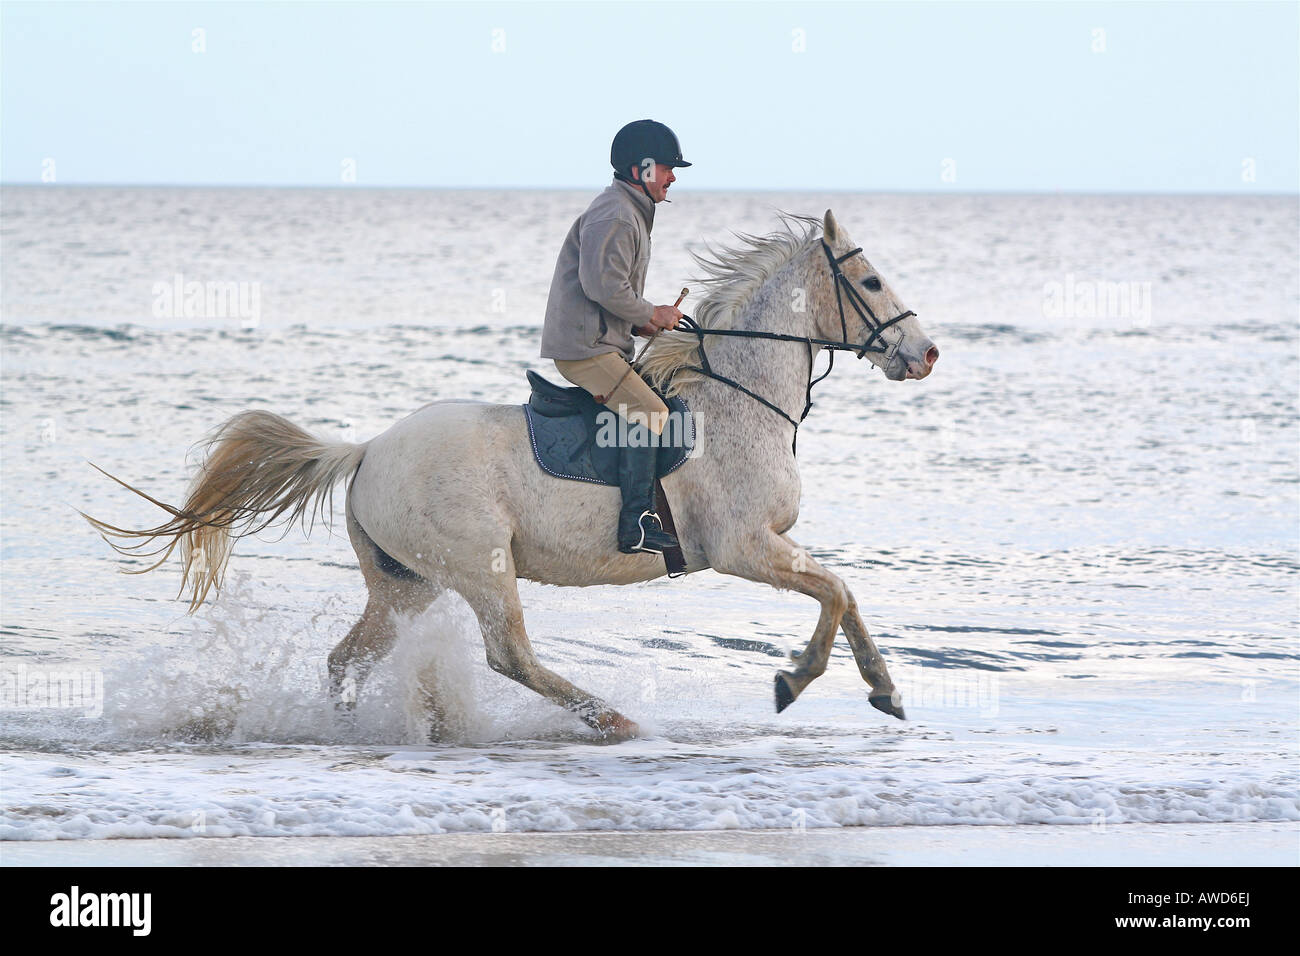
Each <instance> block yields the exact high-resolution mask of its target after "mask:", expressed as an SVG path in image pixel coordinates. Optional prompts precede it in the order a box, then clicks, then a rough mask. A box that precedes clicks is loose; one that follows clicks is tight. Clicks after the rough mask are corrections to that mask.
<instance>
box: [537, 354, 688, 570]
mask: <svg viewBox="0 0 1300 956" xmlns="http://www.w3.org/2000/svg"><path fill="white" fill-rule="evenodd" d="M528 384H529V385H530V386H531V387H532V390H533V391H532V394H531V395H530V396H529V397H528V401H527V402H525V403H524V418H525V419H526V420H527V422H528V440H529V441H530V442H531V443H532V446H533V457H534V458H536V459H537V464H538V465H539V466H540V467H541V469H542V470H543V471H544V472H546V473H547V474H548V475H554V476H555V477H556V478H570V479H572V480H574V481H590V482H593V483H595V484H598V485H614V486H615V487H617V486H618V484H619V481H618V457H619V439H620V438H625V437H626V434H625V433H624V434H623V435H620V434H619V432H618V429H619V427H620V425H621V424H623V419H622V416H620V415H618V414H617V413H616V412H613V411H611V410H610V409H608V408H606V407H605V406H604V405H601V404H599V403H598V402H597V401H596V400H595V399H594V398H592V396H591V393H590V392H588V391H587V390H586V389H585V388H581V387H580V386H577V385H574V386H572V387H570V388H566V387H565V386H563V385H556V384H555V383H554V382H550V381H547V380H546V379H544V378H542V376H540V375H538V374H537V373H536V372H534V371H532V370H531V369H529V370H528ZM652 387H653V386H652ZM656 394H658V393H657V392H656ZM660 398H663V396H662V395H661V396H660ZM664 404H666V405H667V406H668V411H669V412H670V414H669V416H668V422H667V424H666V426H665V428H664V430H663V434H662V435H661V436H659V441H660V447H659V454H658V456H657V457H656V459H655V481H654V500H655V511H656V513H657V514H658V515H659V521H660V525H661V527H663V529H664V530H665V531H667V532H668V533H669V534H676V533H677V529H676V527H675V526H674V523H673V514H672V509H671V508H669V507H668V496H667V495H666V494H664V488H663V485H662V484H660V482H659V479H660V478H662V477H663V476H664V475H667V474H670V473H671V472H673V471H676V470H677V469H678V468H680V467H681V465H682V463H683V462H684V461H686V459H687V458H688V457H690V454H691V450H692V449H693V448H694V447H695V420H694V419H693V418H692V417H691V410H690V406H688V405H687V404H686V400H685V399H683V398H680V397H678V396H673V397H672V398H665V399H664ZM623 427H624V428H625V427H626V426H625V425H623ZM663 558H664V566H665V567H666V568H667V570H668V576H669V577H670V578H678V577H681V576H682V575H683V574H685V573H686V559H685V556H684V555H683V554H682V549H681V548H680V547H677V548H669V549H667V550H666V551H664V553H663Z"/></svg>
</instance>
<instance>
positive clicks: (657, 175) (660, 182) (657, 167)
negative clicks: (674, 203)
mask: <svg viewBox="0 0 1300 956" xmlns="http://www.w3.org/2000/svg"><path fill="white" fill-rule="evenodd" d="M647 170H649V171H648V172H647ZM643 172H645V188H646V190H647V191H649V193H650V198H651V199H653V200H654V201H655V202H663V201H664V197H665V196H667V195H668V187H669V186H671V185H672V184H673V183H675V182H677V177H676V176H674V175H673V168H672V167H671V166H665V165H664V164H663V163H655V164H654V166H653V167H652V166H650V165H649V164H648V163H647V164H646V165H644V166H637V167H635V168H634V170H633V172H632V175H633V176H636V177H637V178H638V179H640V178H641V174H642V173H643Z"/></svg>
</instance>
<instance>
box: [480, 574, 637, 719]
mask: <svg viewBox="0 0 1300 956" xmlns="http://www.w3.org/2000/svg"><path fill="white" fill-rule="evenodd" d="M503 550H505V552H506V554H509V549H503ZM506 563H507V565H508V566H507V567H505V568H504V569H502V570H500V571H497V572H485V573H484V574H483V576H481V577H477V578H475V579H474V580H472V581H469V582H457V583H456V585H455V587H456V590H457V591H458V592H459V593H460V595H461V596H462V597H463V598H464V599H465V600H466V601H467V602H468V603H469V605H470V607H471V608H473V610H474V614H475V615H476V616H477V617H478V622H479V628H480V629H481V630H482V632H483V643H484V646H485V648H486V650H487V659H488V665H489V666H490V667H491V668H492V669H493V670H494V671H496V672H497V673H498V674H504V675H505V676H506V677H509V678H510V679H511V680H515V681H518V682H519V683H521V684H523V685H524V686H525V687H527V688H529V689H530V690H534V691H536V692H537V693H539V694H541V695H542V696H543V697H546V698H548V699H549V700H552V701H554V702H555V703H557V704H559V705H560V706H561V707H563V708H564V709H565V710H568V711H571V712H572V713H574V714H576V715H577V716H578V718H579V719H580V720H582V722H583V723H585V724H586V725H587V726H588V727H591V728H592V729H593V730H595V731H596V732H597V733H598V734H600V736H601V737H602V738H603V739H605V740H609V741H616V740H626V739H628V738H631V737H635V736H637V734H638V733H639V732H640V731H639V729H638V728H637V725H636V724H634V723H633V722H632V721H630V720H628V719H627V718H626V717H624V716H623V715H622V714H620V713H618V712H617V711H615V710H612V709H611V708H610V707H609V705H607V704H606V703H605V702H604V701H602V700H601V699H600V698H598V697H595V696H594V695H592V694H589V693H587V692H586V691H585V690H583V689H582V688H580V687H575V686H574V685H573V684H571V683H569V682H568V681H567V680H565V679H564V678H563V677H561V676H560V675H559V674H556V673H555V672H553V671H551V670H549V669H547V668H546V667H543V666H542V664H541V663H540V662H539V661H538V660H537V655H536V654H534V653H533V646H532V644H531V642H530V641H529V640H528V632H527V631H526V630H525V629H524V610H523V606H522V605H521V604H520V603H519V588H518V585H517V584H516V582H515V569H514V562H513V561H512V560H507V562H506Z"/></svg>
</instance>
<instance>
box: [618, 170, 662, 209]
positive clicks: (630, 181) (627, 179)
mask: <svg viewBox="0 0 1300 956" xmlns="http://www.w3.org/2000/svg"><path fill="white" fill-rule="evenodd" d="M614 178H615V179H621V180H623V182H625V183H627V184H628V185H630V186H640V187H641V191H642V192H643V193H645V194H646V198H647V199H649V200H650V203H651V205H653V204H654V201H655V197H654V196H651V195H650V190H648V189H646V185H645V180H644V179H633V178H632V177H631V176H629V175H628V174H627V173H623V172H618V173H615V174H614ZM667 201H668V200H667V199H665V200H664V202H667Z"/></svg>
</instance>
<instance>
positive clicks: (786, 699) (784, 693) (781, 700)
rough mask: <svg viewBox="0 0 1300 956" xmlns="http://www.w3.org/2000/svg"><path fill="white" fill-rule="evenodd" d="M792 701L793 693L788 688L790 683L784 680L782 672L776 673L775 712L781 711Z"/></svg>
mask: <svg viewBox="0 0 1300 956" xmlns="http://www.w3.org/2000/svg"><path fill="white" fill-rule="evenodd" d="M793 703H794V693H793V692H792V691H791V690H790V684H789V683H788V682H787V681H786V679H785V675H784V674H781V673H778V674H777V675H776V712H777V713H778V714H779V713H781V711H783V710H785V709H786V708H787V707H789V706H790V705H791V704H793Z"/></svg>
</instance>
